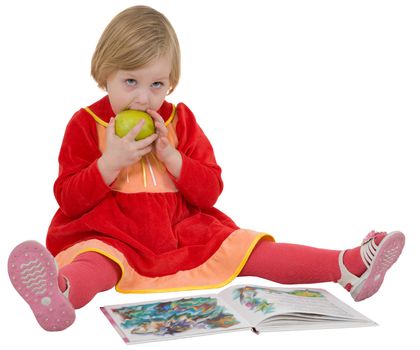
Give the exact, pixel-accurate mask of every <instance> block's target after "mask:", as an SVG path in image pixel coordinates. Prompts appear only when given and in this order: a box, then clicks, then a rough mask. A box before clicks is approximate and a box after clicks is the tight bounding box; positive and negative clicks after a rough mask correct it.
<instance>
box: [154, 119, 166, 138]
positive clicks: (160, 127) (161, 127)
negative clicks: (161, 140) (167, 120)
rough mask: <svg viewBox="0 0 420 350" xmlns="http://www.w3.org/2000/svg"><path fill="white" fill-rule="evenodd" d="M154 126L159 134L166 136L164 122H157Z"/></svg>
mask: <svg viewBox="0 0 420 350" xmlns="http://www.w3.org/2000/svg"><path fill="white" fill-rule="evenodd" d="M155 127H156V129H157V133H158V134H159V136H166V135H167V134H168V129H167V128H166V126H165V124H163V123H159V122H158V123H155Z"/></svg>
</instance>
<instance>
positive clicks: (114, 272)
mask: <svg viewBox="0 0 420 350" xmlns="http://www.w3.org/2000/svg"><path fill="white" fill-rule="evenodd" d="M120 277H121V269H120V267H119V266H118V265H117V264H116V263H115V262H113V261H112V260H110V259H108V258H107V257H105V256H103V255H101V254H99V253H95V252H86V253H83V254H80V255H79V256H77V257H76V258H75V259H74V260H73V261H72V262H71V264H68V265H66V266H64V267H63V268H62V269H61V270H60V271H59V274H58V284H59V287H60V290H61V291H62V292H65V291H66V290H67V288H68V289H69V293H68V298H69V300H70V302H71V304H72V305H73V307H74V308H75V309H80V308H81V307H83V306H85V305H86V304H87V303H88V302H89V301H91V300H92V299H93V297H94V296H95V295H96V294H98V293H100V292H103V291H106V290H108V289H111V288H112V287H114V286H115V285H116V284H117V282H118V280H119V279H120Z"/></svg>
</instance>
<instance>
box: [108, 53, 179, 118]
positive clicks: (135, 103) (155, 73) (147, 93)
mask: <svg viewBox="0 0 420 350" xmlns="http://www.w3.org/2000/svg"><path fill="white" fill-rule="evenodd" d="M170 73H171V60H170V57H169V56H168V55H166V56H161V57H159V58H157V59H156V60H154V61H152V62H151V63H149V64H148V65H147V66H144V67H142V68H139V69H136V70H131V71H125V70H117V71H115V72H114V73H112V74H111V75H110V76H109V77H108V79H107V81H106V87H107V92H108V95H109V100H110V102H111V107H112V110H113V111H114V113H115V114H118V113H119V112H120V111H122V110H125V109H136V110H139V111H146V110H147V109H153V110H155V111H157V110H158V109H159V108H160V106H161V105H162V103H163V101H164V100H165V97H166V95H167V93H168V90H169V88H170V81H169V74H170Z"/></svg>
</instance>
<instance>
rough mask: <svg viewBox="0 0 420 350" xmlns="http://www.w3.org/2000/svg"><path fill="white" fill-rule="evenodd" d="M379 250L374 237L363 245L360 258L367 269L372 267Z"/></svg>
mask: <svg viewBox="0 0 420 350" xmlns="http://www.w3.org/2000/svg"><path fill="white" fill-rule="evenodd" d="M377 250H378V245H377V244H376V243H375V239H374V237H372V238H370V239H369V240H368V241H366V242H364V243H363V245H362V246H361V247H360V256H361V258H362V260H363V263H364V264H365V266H366V268H369V267H370V265H372V261H373V258H374V257H375V254H376V251H377Z"/></svg>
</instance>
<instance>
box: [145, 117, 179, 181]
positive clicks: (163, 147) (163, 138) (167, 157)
mask: <svg viewBox="0 0 420 350" xmlns="http://www.w3.org/2000/svg"><path fill="white" fill-rule="evenodd" d="M147 113H149V114H150V116H151V117H152V118H153V121H154V122H155V127H156V134H157V139H156V142H155V145H154V146H155V147H154V150H155V153H156V156H157V158H158V159H159V160H160V161H161V162H162V163H163V164H165V166H166V168H167V169H168V170H169V172H170V173H171V174H172V175H173V176H175V177H176V178H178V177H179V174H180V172H181V167H182V157H181V154H180V153H179V152H178V150H177V149H176V148H175V147H174V146H172V145H171V144H170V142H169V139H168V129H167V128H166V125H165V121H164V120H163V118H162V117H161V116H160V114H159V113H157V112H156V111H154V110H152V109H148V110H147Z"/></svg>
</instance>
